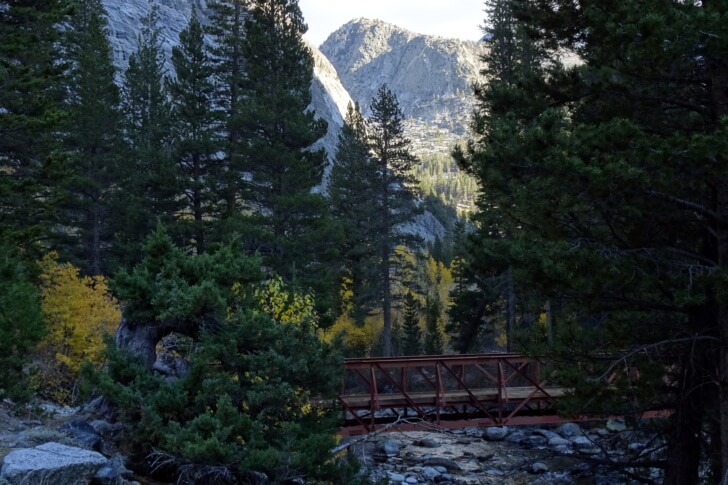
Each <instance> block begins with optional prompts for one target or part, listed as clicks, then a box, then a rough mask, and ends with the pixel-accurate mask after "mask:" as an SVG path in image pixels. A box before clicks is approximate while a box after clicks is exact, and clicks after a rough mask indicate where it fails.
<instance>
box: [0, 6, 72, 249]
mask: <svg viewBox="0 0 728 485" xmlns="http://www.w3.org/2000/svg"><path fill="white" fill-rule="evenodd" d="M64 7H65V3H64V2H62V1H47V2H37V1H34V0H18V1H13V2H4V3H3V5H2V8H0V39H2V41H1V42H0V86H1V88H0V239H5V240H11V241H15V242H17V243H19V244H22V245H23V246H25V247H28V246H37V243H38V242H40V241H42V240H45V239H47V237H48V232H49V228H50V225H51V223H52V222H53V214H52V213H53V204H54V203H55V199H56V195H55V194H54V190H53V187H54V186H55V185H57V184H58V179H59V178H62V176H63V167H62V165H61V166H59V165H58V164H59V163H61V162H63V158H62V157H59V156H56V154H57V150H58V148H59V139H58V133H59V132H60V127H61V124H62V120H63V118H64V116H65V108H64V106H63V101H64V99H65V93H64V86H65V79H64V70H65V67H66V66H65V65H64V63H63V62H61V52H60V50H61V47H62V46H63V45H64V43H65V39H63V34H62V33H61V31H60V29H58V28H57V26H58V24H59V22H61V20H62V19H63V17H64V13H65V8H64Z"/></svg>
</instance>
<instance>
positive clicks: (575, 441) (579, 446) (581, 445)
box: [571, 436, 594, 450]
mask: <svg viewBox="0 0 728 485" xmlns="http://www.w3.org/2000/svg"><path fill="white" fill-rule="evenodd" d="M571 444H572V445H574V449H576V450H585V449H587V448H594V442H593V441H592V440H590V439H589V438H587V437H586V436H576V437H574V438H572V440H571Z"/></svg>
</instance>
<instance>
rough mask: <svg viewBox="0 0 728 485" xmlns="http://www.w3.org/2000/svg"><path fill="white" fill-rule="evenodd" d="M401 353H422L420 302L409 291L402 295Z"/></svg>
mask: <svg viewBox="0 0 728 485" xmlns="http://www.w3.org/2000/svg"><path fill="white" fill-rule="evenodd" d="M402 332H403V339H402V354H403V355H420V354H421V353H422V329H420V302H419V301H417V298H416V297H415V295H414V294H413V293H412V292H411V291H410V292H407V294H406V295H405V297H404V316H403V319H402Z"/></svg>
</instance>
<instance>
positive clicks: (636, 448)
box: [627, 443, 647, 451]
mask: <svg viewBox="0 0 728 485" xmlns="http://www.w3.org/2000/svg"><path fill="white" fill-rule="evenodd" d="M646 447H647V445H645V444H644V443H630V444H629V446H628V447H627V448H629V450H630V451H642V450H644V449H645V448H646Z"/></svg>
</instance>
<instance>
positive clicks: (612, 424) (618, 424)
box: [607, 418, 627, 433]
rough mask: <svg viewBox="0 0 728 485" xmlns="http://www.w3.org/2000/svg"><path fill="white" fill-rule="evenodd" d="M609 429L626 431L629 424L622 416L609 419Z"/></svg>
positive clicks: (616, 431) (617, 431)
mask: <svg viewBox="0 0 728 485" xmlns="http://www.w3.org/2000/svg"><path fill="white" fill-rule="evenodd" d="M607 429H608V430H609V431H613V432H615V433H619V432H620V431H625V430H626V429H627V424H626V423H625V422H624V419H622V418H615V419H610V420H609V421H607Z"/></svg>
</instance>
